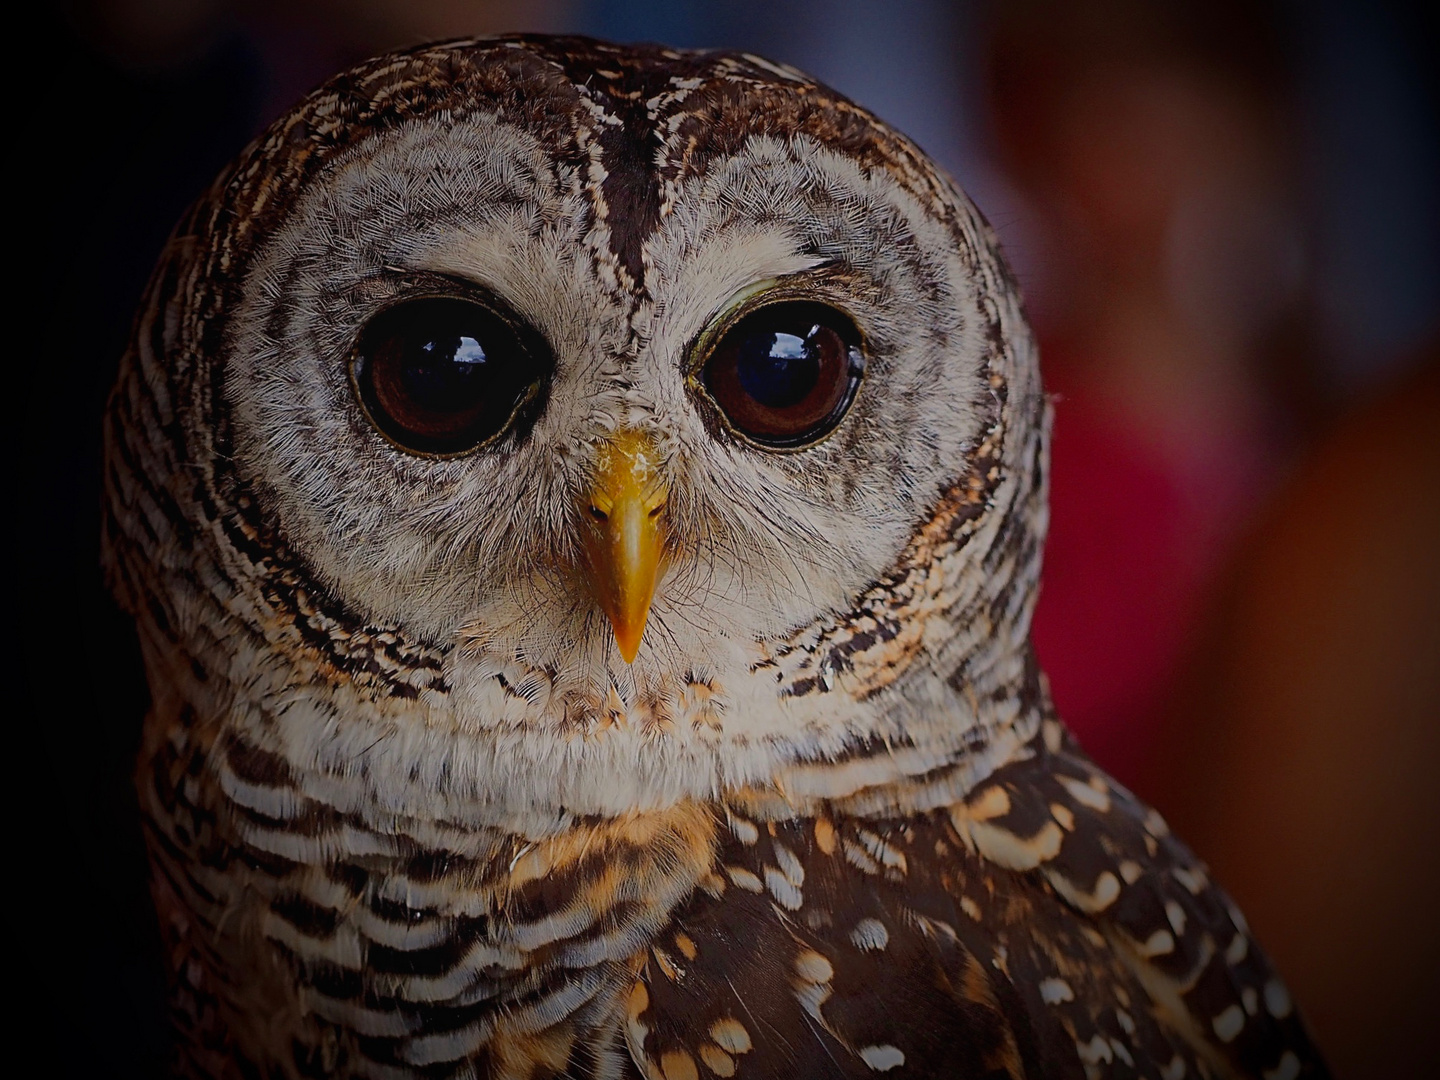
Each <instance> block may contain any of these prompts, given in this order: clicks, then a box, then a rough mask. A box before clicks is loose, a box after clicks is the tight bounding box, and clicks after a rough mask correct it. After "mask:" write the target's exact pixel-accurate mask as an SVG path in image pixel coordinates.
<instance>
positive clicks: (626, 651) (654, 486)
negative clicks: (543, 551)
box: [581, 428, 669, 664]
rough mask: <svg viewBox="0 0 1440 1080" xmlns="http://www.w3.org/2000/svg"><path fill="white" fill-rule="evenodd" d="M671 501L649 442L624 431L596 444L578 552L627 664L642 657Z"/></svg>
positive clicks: (640, 434)
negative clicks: (664, 512)
mask: <svg viewBox="0 0 1440 1080" xmlns="http://www.w3.org/2000/svg"><path fill="white" fill-rule="evenodd" d="M668 496H669V489H668V488H667V487H666V486H665V484H664V482H663V481H662V480H661V477H660V469H659V462H658V460H657V456H656V453H655V443H654V440H653V439H651V437H650V436H649V435H646V434H645V433H643V432H640V431H637V430H635V429H634V428H622V429H621V430H619V431H617V432H616V433H615V434H614V435H612V436H611V437H610V438H609V439H607V440H606V441H605V442H603V443H601V445H600V448H599V452H598V454H597V455H596V460H595V482H594V487H593V488H592V489H591V491H590V496H589V498H588V499H587V500H586V502H585V504H584V506H583V507H582V518H583V522H584V523H583V525H582V526H581V541H582V543H581V547H582V550H583V551H584V555H585V573H586V578H587V581H588V583H589V585H590V590H591V591H592V592H593V593H594V594H595V600H596V602H597V603H599V605H600V610H602V611H603V612H605V614H606V615H607V616H609V618H610V625H611V626H612V627H613V628H614V630H615V644H616V645H618V646H619V647H620V655H621V656H623V657H624V658H625V662H626V663H627V664H633V663H634V662H635V656H636V654H637V653H639V651H640V639H641V638H642V637H644V636H645V620H646V619H647V618H648V617H649V615H650V601H651V600H652V599H653V598H654V596H655V586H656V584H657V583H658V581H659V579H660V572H661V569H662V566H661V563H662V560H663V557H664V553H665V535H664V521H663V519H662V516H661V511H662V510H663V509H664V507H665V500H666V498H667V497H668Z"/></svg>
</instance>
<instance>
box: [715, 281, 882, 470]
mask: <svg viewBox="0 0 1440 1080" xmlns="http://www.w3.org/2000/svg"><path fill="white" fill-rule="evenodd" d="M864 373H865V351H864V348H863V345H862V342H861V337H860V331H859V330H858V329H857V328H856V326H855V323H854V322H853V321H852V320H851V319H850V317H849V316H847V315H845V314H844V313H843V312H841V311H839V310H837V309H835V308H832V307H829V306H828V305H825V304H817V303H812V302H808V301H801V300H789V301H784V300H782V301H778V302H772V303H768V304H765V305H763V306H761V307H759V308H757V309H755V310H753V311H751V312H750V313H749V314H747V315H744V316H743V317H742V318H740V319H739V320H738V321H736V322H735V323H734V324H733V325H731V326H729V327H728V328H727V329H725V331H724V332H723V333H722V334H721V336H720V338H719V340H718V341H717V342H716V343H715V345H714V347H713V348H711V349H710V351H709V354H708V356H706V358H705V362H704V365H703V367H702V368H701V369H700V372H699V381H700V385H701V387H702V388H703V390H704V392H705V395H706V396H707V397H709V398H710V400H711V401H713V402H714V403H715V405H717V406H718V407H719V409H720V412H721V413H722V414H723V415H724V417H725V420H726V421H727V422H728V424H729V426H730V427H731V428H732V429H733V430H734V431H736V432H738V433H739V434H740V435H742V436H744V437H745V438H746V439H747V440H749V441H750V442H753V443H758V444H760V445H762V446H765V447H769V448H773V449H780V450H785V449H798V448H800V447H804V446H808V445H810V444H811V443H814V442H817V441H818V440H820V439H822V438H824V437H825V436H826V435H828V434H829V433H830V432H831V431H832V430H834V429H835V427H836V426H837V425H838V424H839V423H840V421H841V420H842V419H844V417H845V413H846V412H847V411H848V410H849V408H850V404H851V402H853V401H854V400H855V392H856V390H857V389H859V386H860V379H861V377H862V376H863V375H864Z"/></svg>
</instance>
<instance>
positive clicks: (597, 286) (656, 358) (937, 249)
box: [104, 37, 1326, 1080]
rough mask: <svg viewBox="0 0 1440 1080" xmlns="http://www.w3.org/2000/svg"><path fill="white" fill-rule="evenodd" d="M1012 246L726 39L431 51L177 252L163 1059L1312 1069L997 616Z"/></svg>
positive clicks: (283, 133) (1036, 417)
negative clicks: (727, 47)
mask: <svg viewBox="0 0 1440 1080" xmlns="http://www.w3.org/2000/svg"><path fill="white" fill-rule="evenodd" d="M1048 428H1049V413H1048V410H1047V404H1046V399H1045V397H1044V395H1043V393H1042V390H1041V384H1040V376H1039V369H1038V362H1037V356H1036V351H1035V346H1034V343H1033V340H1032V338H1031V335H1030V332H1029V330H1028V329H1027V327H1026V323H1025V319H1024V316H1023V313H1022V310H1021V306H1020V300H1019V297H1018V293H1017V289H1016V286H1015V282H1014V280H1013V279H1012V278H1011V277H1010V275H1009V274H1008V272H1007V271H1006V269H1005V265H1004V263H1003V261H1002V259H1001V256H1000V254H999V251H998V247H997V244H996V241H995V238H994V236H993V234H992V233H991V232H990V231H989V229H988V227H987V226H986V225H985V223H984V221H983V220H982V218H981V217H980V215H979V214H978V212H977V211H976V209H975V208H974V207H973V206H972V205H971V204H970V202H969V201H968V200H967V199H966V198H965V197H964V196H963V195H962V194H960V193H959V192H958V191H957V190H956V189H955V187H954V186H953V185H952V184H951V182H950V181H949V180H948V179H947V178H946V177H945V176H944V175H943V174H942V173H941V172H940V171H939V170H938V169H937V168H936V167H935V166H934V165H933V164H931V163H930V162H929V161H927V160H926V158H925V157H924V155H923V154H922V153H921V152H920V151H919V150H918V149H917V148H916V147H915V146H914V145H913V144H912V143H910V142H909V141H907V140H906V139H905V138H904V137H903V136H902V135H900V134H898V133H896V132H895V131H893V130H891V129H890V128H888V127H886V126H885V125H884V124H883V123H881V122H880V121H879V120H877V119H876V118H875V117H873V116H871V115H869V114H868V113H867V112H865V111H864V110H863V109H861V108H859V107H857V106H856V105H854V104H852V103H851V102H849V101H848V100H846V99H845V98H843V97H841V96H839V95H838V94H836V93H834V92H832V91H830V90H828V89H827V88H825V87H824V86H821V85H819V84H817V83H816V82H814V81H812V80H810V79H808V78H807V77H805V76H804V75H802V74H800V73H798V72H796V71H794V70H791V69H790V68H788V67H785V66H783V65H779V64H775V63H771V62H769V61H766V60H764V59H761V58H759V57H756V56H751V55H746V54H738V53H717V52H684V51H678V50H671V49H666V48H661V47H658V46H640V47H630V48H621V47H617V46H612V45H607V44H603V43H600V42H596V41H591V40H587V39H580V38H542V37H518V38H508V39H488V40H471V41H460V42H452V43H447V44H441V45H435V46H428V47H425V48H421V49H418V50H414V51H411V52H407V53H401V54H397V55H392V56H387V57H382V58H380V59H377V60H373V61H371V62H368V63H366V64H363V65H361V66H359V67H357V68H355V69H353V70H351V71H348V72H346V73H344V74H342V75H340V76H338V77H336V78H335V79H333V80H332V81H331V82H329V83H328V84H327V85H326V86H324V87H322V88H321V89H320V90H319V91H317V92H316V93H314V94H313V95H311V96H310V97H309V98H308V99H306V100H305V101H304V102H302V103H301V104H300V105H298V106H297V107H296V108H295V109H293V110H292V111H291V112H290V113H288V114H287V115H285V116H284V117H282V118H281V119H280V120H278V121H277V122H276V123H275V124H274V125H273V126H272V127H271V128H270V129H269V131H268V132H267V133H265V134H264V135H263V136H262V137H261V138H260V139H259V140H258V141H257V142H256V143H255V144H254V145H253V146H252V147H251V148H250V149H248V150H247V151H246V152H245V153H244V154H242V155H241V157H240V159H239V160H238V161H237V162H236V163H235V164H234V165H233V166H232V167H231V168H230V169H229V170H228V171H226V172H225V173H224V174H223V175H222V176H221V177H220V178H219V179H218V180H217V181H216V183H215V185H214V186H213V188H212V189H211V190H210V192H209V194H208V195H207V196H205V197H204V198H203V199H202V200H201V201H200V202H199V203H198V204H197V205H196V206H195V207H194V208H193V209H192V210H191V211H190V213H189V214H188V216H187V217H186V218H185V219H184V220H183V221H182V222H181V224H180V225H179V227H178V228H177V230H176V232H175V233H174V235H173V237H172V238H171V240H170V241H169V244H168V246H167V249H166V251H165V253H164V257H163V259H162V260H161V263H160V265H159V267H158V269H157V270H156V272H155V275H154V277H153V279H152V283H151V286H150V288H149V291H148V296H147V299H146V300H145V302H144V305H143V307H142V310H141V312H140V314H139V316H138V318H137V321H136V325H135V330H134V336H133V341H132V345H131V348H130V349H129V351H128V353H127V355H126V357H125V359H124V362H123V364H122V370H121V374H120V377H119V381H118V384H117V386H116V388H115V390H114V393H113V395H112V397H111V400H110V405H109V408H108V412H107V427H106V434H105V445H106V472H105V483H106V513H105V524H104V543H105V552H106V555H105V558H106V565H107V572H108V575H109V580H110V582H111V586H112V588H113V590H114V592H115V594H116V596H117V597H118V599H119V601H120V602H121V603H122V605H123V606H124V607H125V608H126V609H127V610H128V611H129V612H130V613H132V614H133V616H134V619H135V622H136V625H137V627H138V631H139V636H140V640H141V645H142V651H143V655H144V659H145V664H146V669H147V674H148V679H149V684H150V689H151V694H152V706H151V710H150V713H149V715H148V718H147V720H146V724H145V728H144V736H143V740H142V750H141V755H140V766H139V774H138V785H139V794H140V802H141V806H142V811H143V818H144V826H145V831H146V838H147V845H148V851H149V856H150V860H151V864H152V879H153V894H154V899H155V904H156V908H157V911H158V914H159V919H160V924H161V927H162V931H163V937H164V941H165V948H166V956H167V962H168V970H169V973H170V978H171V988H172V1009H173V1018H174V1024H175V1028H176V1038H177V1044H178V1051H177V1053H178V1062H177V1069H178V1071H179V1073H180V1074H181V1075H185V1076H194V1077H214V1078H219V1077H225V1078H229V1077H259V1076H265V1077H287V1078H292V1077H312V1076H344V1077H369V1078H375V1080H401V1078H405V1077H428V1078H438V1077H466V1078H487V1077H488V1078H507V1080H511V1078H513V1080H520V1078H541V1077H575V1078H580V1077H584V1078H594V1080H600V1078H607V1080H618V1078H622V1077H623V1078H640V1077H644V1078H649V1080H698V1078H702V1077H703V1078H709V1077H731V1076H734V1077H753V1078H798V1077H815V1078H819V1077H868V1076H871V1075H872V1074H887V1075H888V1076H893V1077H937V1078H938V1077H948V1078H962V1077H982V1076H983V1077H1006V1078H1012V1080H1015V1078H1020V1077H1030V1078H1037V1077H1108V1076H1116V1077H1124V1076H1136V1077H1154V1078H1157V1080H1160V1078H1163V1080H1181V1078H1186V1077H1196V1078H1200V1077H1217V1078H1218V1077H1236V1076H1253V1077H1264V1078H1266V1080H1295V1078H1297V1077H1318V1076H1324V1075H1326V1073H1325V1067H1324V1065H1323V1063H1322V1061H1321V1060H1320V1058H1319V1057H1318V1055H1317V1053H1316V1051H1315V1050H1314V1049H1313V1048H1312V1046H1311V1044H1310V1042H1309V1041H1308V1038H1307V1035H1306V1033H1305V1030H1304V1028H1303V1025H1302V1023H1301V1021H1300V1020H1299V1018H1298V1017H1297V1015H1296V1012H1295V1009H1294V1006H1293V1005H1292V1002H1291V1000H1290V997H1289V995H1288V993H1287V992H1286V989H1285V987H1284V984H1283V983H1282V982H1281V981H1280V980H1279V979H1278V978H1277V977H1276V975H1275V974H1274V973H1273V972H1272V971H1271V969H1270V967H1269V966H1268V965H1267V963H1266V961H1265V959H1264V957H1263V955H1262V954H1261V953H1260V952H1259V950H1258V949H1257V947H1256V945H1255V944H1254V942H1253V941H1252V940H1251V937H1250V935H1249V932H1248V931H1247V929H1246V926H1245V922H1244V920H1243V918H1242V917H1241V915H1240V914H1239V912H1238V911H1236V910H1235V909H1234V907H1233V906H1232V905H1231V904H1230V903H1229V902H1228V900H1227V899H1226V897H1225V895H1224V894H1223V893H1222V892H1221V891H1220V890H1219V889H1218V888H1217V887H1216V886H1215V885H1214V884H1213V883H1212V882H1211V881H1210V879H1209V878H1208V876H1207V874H1206V870H1205V868H1204V866H1203V865H1201V864H1200V863H1199V862H1198V861H1197V860H1196V859H1195V858H1194V857H1193V856H1192V855H1191V854H1190V853H1189V852H1188V851H1187V850H1186V848H1185V847H1184V846H1183V845H1182V844H1181V843H1180V842H1179V841H1178V840H1176V839H1175V838H1174V837H1173V836H1171V835H1170V834H1169V832H1168V831H1167V828H1166V826H1165V823H1164V821H1163V820H1162V819H1161V818H1160V817H1159V816H1158V815H1157V814H1156V813H1155V812H1154V811H1152V810H1150V809H1148V808H1147V807H1145V806H1143V805H1141V804H1140V803H1139V802H1137V801H1136V799H1135V798H1134V797H1133V796H1132V795H1130V794H1129V793H1128V792H1127V791H1125V790H1124V789H1123V788H1121V787H1119V786H1118V785H1116V784H1115V783H1114V782H1113V781H1111V780H1110V779H1108V778H1107V777H1106V776H1105V774H1104V773H1103V772H1101V771H1100V770H1099V769H1098V768H1096V767H1095V766H1094V765H1093V764H1091V762H1090V761H1089V760H1088V759H1087V758H1086V757H1085V756H1084V754H1083V753H1082V752H1081V751H1080V750H1079V749H1078V748H1077V747H1076V745H1075V744H1074V743H1073V742H1072V740H1071V739H1070V737H1069V735H1068V734H1067V732H1066V730H1065V728H1064V727H1063V726H1062V724H1061V722H1060V720H1059V719H1058V718H1057V717H1056V715H1055V713H1054V710H1053V709H1052V707H1051V704H1050V701H1049V697H1048V693H1047V689H1046V684H1045V680H1044V676H1043V675H1042V674H1041V672H1040V670H1039V668H1038V667H1037V664H1036V661H1035V657H1034V654H1033V652H1032V650H1031V647H1030V644H1029V626H1030V618H1031V613H1032V610H1033V607H1034V603H1035V597H1036V592H1037V585H1038V575H1039V571H1040V556H1041V547H1042V544H1043V540H1044V535H1045V528H1046V501H1045V500H1046V469H1047V432H1048Z"/></svg>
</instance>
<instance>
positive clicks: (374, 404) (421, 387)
mask: <svg viewBox="0 0 1440 1080" xmlns="http://www.w3.org/2000/svg"><path fill="white" fill-rule="evenodd" d="M350 371H351V377H352V379H353V381H354V385H355V390H356V393H357V394H358V395H359V397H360V402H361V404H362V405H363V406H364V408H365V413H366V415H368V416H369V417H370V420H371V421H372V422H373V423H374V424H375V426H376V427H378V428H379V429H380V430H381V431H382V432H384V433H385V435H387V436H389V438H390V439H391V441H393V442H394V443H396V444H397V445H399V446H400V447H401V448H403V449H405V450H411V451H413V452H415V453H419V454H461V453H464V452H465V451H467V450H472V449H474V448H475V447H477V446H479V445H481V444H482V443H484V442H487V441H488V440H490V439H493V438H495V437H496V436H497V435H499V434H500V433H501V432H503V431H505V430H506V429H507V428H508V427H509V426H510V424H511V422H512V421H513V420H514V419H515V418H516V416H517V415H518V414H519V413H520V412H521V411H522V410H523V409H524V408H525V406H526V405H528V404H530V403H532V402H533V401H534V400H536V397H537V395H538V394H539V391H540V389H541V386H542V384H543V381H544V379H545V376H546V375H547V374H548V373H549V371H550V363H549V354H548V352H547V350H546V349H545V347H544V343H543V341H541V340H539V338H538V335H536V334H534V333H533V332H529V331H526V330H525V329H523V328H521V327H519V326H517V325H515V324H513V323H512V322H511V321H510V320H508V319H506V318H504V317H502V316H501V315H499V314H498V313H496V312H494V311H491V310H490V309H489V308H486V307H484V306H482V305H480V304H476V303H472V302H471V301H469V300H461V299H458V298H453V297H427V298H424V299H420V300H408V301H405V302H403V303H400V304H396V305H395V306H394V307H391V308H387V309H386V310H385V311H382V312H381V313H380V314H379V315H376V316H375V318H373V319H371V320H370V322H369V323H368V324H367V325H366V327H365V329H364V330H363V331H362V332H361V334H360V340H359V342H358V343H357V344H356V347H355V352H354V354H353V356H352V358H351V361H350Z"/></svg>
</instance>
